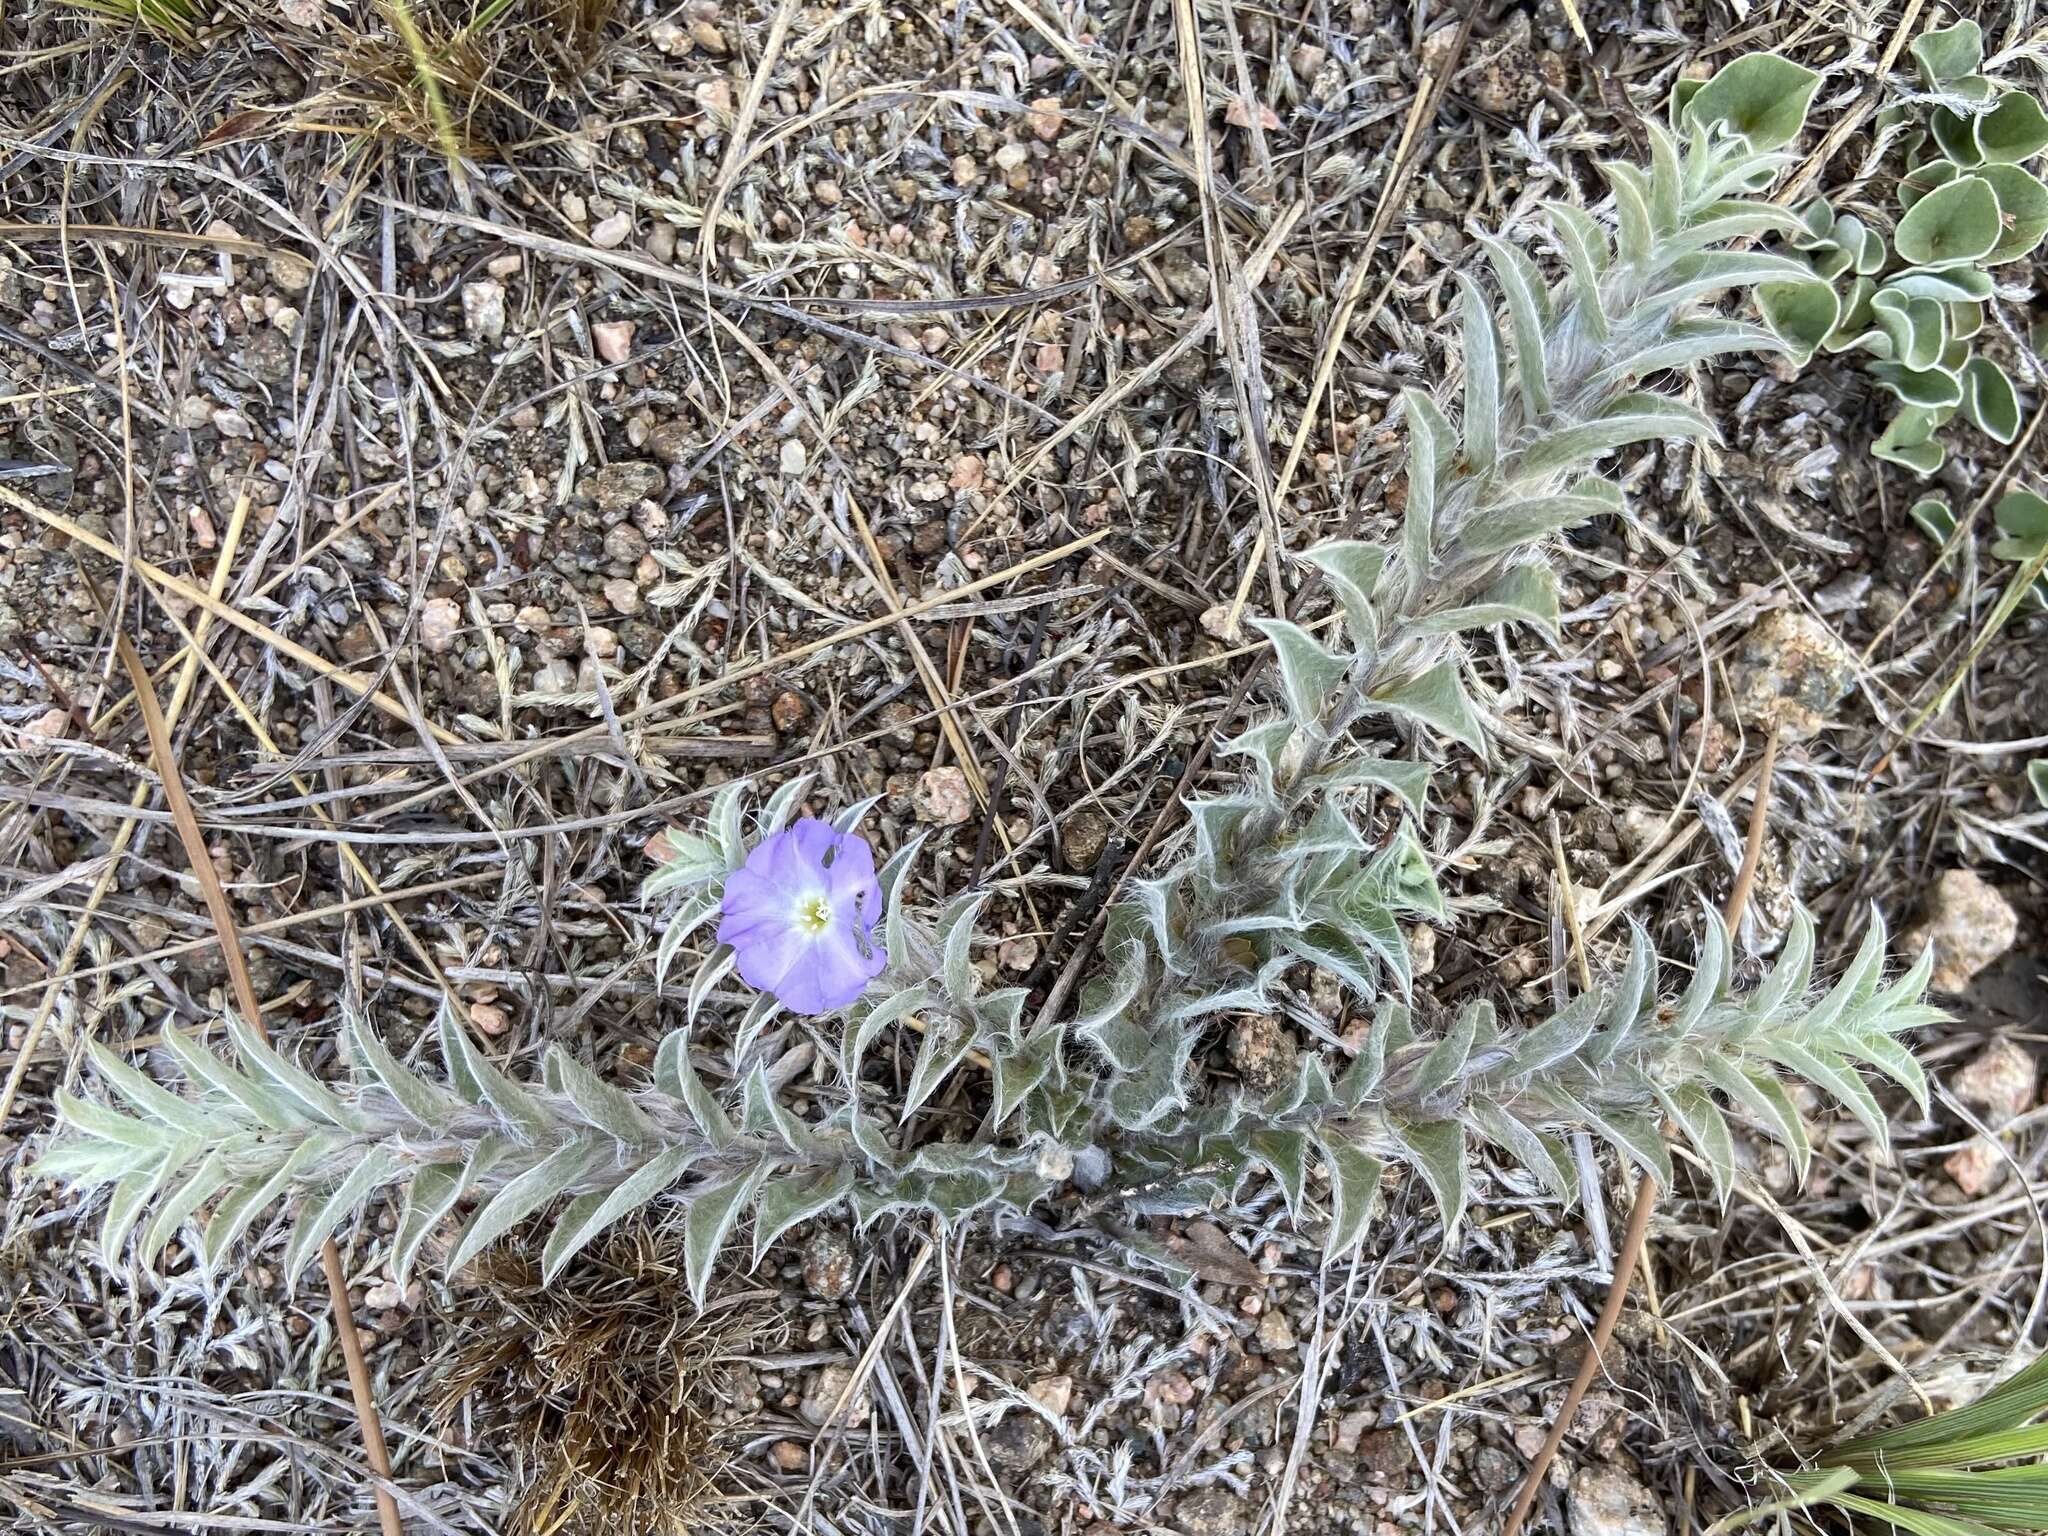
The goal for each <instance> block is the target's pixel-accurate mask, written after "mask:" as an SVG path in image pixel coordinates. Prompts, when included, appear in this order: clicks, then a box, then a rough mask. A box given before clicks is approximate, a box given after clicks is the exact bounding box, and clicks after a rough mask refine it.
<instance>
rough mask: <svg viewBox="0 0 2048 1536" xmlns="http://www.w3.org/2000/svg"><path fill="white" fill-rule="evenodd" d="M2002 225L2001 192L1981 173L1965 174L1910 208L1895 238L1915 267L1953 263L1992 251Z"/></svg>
mask: <svg viewBox="0 0 2048 1536" xmlns="http://www.w3.org/2000/svg"><path fill="white" fill-rule="evenodd" d="M1999 231H2000V224H1999V214H1998V196H1997V194H1996V193H1995V192H1993V191H1992V189H1991V183H1990V182H1989V181H1987V180H1985V179H1984V178H1983V177H1982V176H1963V177H1959V178H1957V179H1956V180H1954V181H1952V182H1950V183H1949V184H1948V185H1947V186H1944V187H1936V188H1935V189H1934V190H1933V191H1932V192H1929V193H1928V194H1927V195H1926V196H1925V197H1923V198H1921V199H1920V201H1919V202H1917V203H1915V204H1914V205H1913V206H1912V207H1911V208H1909V209H1907V210H1906V213H1905V216H1904V217H1903V218H1901V219H1900V220H1899V227H1898V229H1897V230H1896V231H1895V232H1894V234H1893V236H1892V243H1893V244H1894V245H1895V246H1897V248H1898V252H1899V255H1900V257H1901V258H1902V259H1904V260H1906V261H1909V262H1911V263H1912V264H1913V265H1914V266H1916V267H1937V268H1938V267H1955V266H1962V265H1964V264H1965V263H1967V262H1972V261H1981V260H1983V259H1984V258H1985V257H1986V256H1988V255H1990V254H1991V251H1992V249H1993V247H1995V246H1996V245H1997V244H1998V241H1999Z"/></svg>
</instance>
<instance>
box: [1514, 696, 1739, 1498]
mask: <svg viewBox="0 0 2048 1536" xmlns="http://www.w3.org/2000/svg"><path fill="white" fill-rule="evenodd" d="M1777 761H1778V727H1777V726H1775V725H1773V726H1772V727H1771V734H1770V735H1769V736H1767V737H1765V738H1764V752H1763V762H1762V764H1761V765H1760V766H1759V768H1758V770H1757V781H1756V799H1755V801H1754V802H1752V804H1751V805H1750V808H1749V838H1748V841H1747V842H1746V843H1745V844H1744V845H1743V849H1742V867H1741V868H1740V869H1738V870H1737V871H1736V873H1735V884H1734V886H1733V887H1731V888H1730V890H1729V892H1728V904H1727V906H1726V907H1724V908H1723V909H1722V912H1721V921H1722V922H1723V923H1724V924H1725V925H1726V926H1727V928H1728V930H1729V932H1731V933H1732V932H1734V930H1735V928H1736V926H1737V925H1738V924H1740V923H1741V921H1742V914H1743V913H1744V912H1745V911H1746V910H1748V907H1749V893H1750V890H1751V889H1752V888H1753V887H1754V886H1755V884H1756V871H1757V865H1758V863H1759V862H1761V860H1762V858H1763V851H1764V826H1765V823H1766V821H1767V819H1768V816H1769V812H1770V803H1771V770H1772V769H1773V768H1774V767H1775V766H1777ZM1566 899H1567V900H1569V899H1570V898H1569V897H1567V898H1566ZM1657 1195H1658V1189H1657V1180H1656V1179H1655V1178H1654V1177H1653V1176H1651V1175H1650V1174H1647V1173H1646V1174H1644V1175H1643V1176H1642V1178H1641V1179H1639V1180H1638V1181H1637V1182H1636V1198H1635V1204H1634V1205H1632V1206H1630V1207H1629V1213H1628V1230H1627V1231H1626V1232H1624V1233H1623V1234H1622V1239H1621V1248H1620V1250H1619V1251H1618V1252H1617V1253H1616V1254H1615V1257H1614V1278H1613V1279H1612V1280H1610V1281H1609V1282H1608V1285H1607V1299H1606V1300H1605V1301H1604V1302H1602V1303H1601V1305H1600V1316H1599V1318H1598V1320H1597V1321H1595V1322H1594V1324H1593V1336H1592V1338H1591V1340H1589V1341H1588V1343H1587V1346H1586V1358H1585V1359H1584V1360H1581V1361H1580V1362H1579V1373H1578V1375H1576V1376H1574V1377H1573V1378H1572V1384H1571V1388H1570V1389H1569V1390H1568V1391H1567V1392H1566V1393H1565V1395H1564V1401H1563V1402H1562V1403H1560V1404H1559V1405H1558V1409H1557V1417H1556V1418H1555V1419H1553V1420H1552V1421H1551V1425H1550V1433H1549V1434H1547V1435H1545V1436H1544V1437H1543V1448H1542V1449H1541V1450H1539V1451H1537V1453H1536V1457H1535V1459H1534V1460H1533V1461H1531V1462H1530V1463H1529V1471H1528V1473H1527V1475H1525V1476H1524V1477H1523V1479H1522V1487H1521V1491H1520V1492H1519V1493H1517V1494H1516V1495H1515V1503H1514V1507H1513V1508H1512V1509H1510V1510H1509V1511H1508V1518H1507V1523H1506V1524H1505V1525H1503V1526H1502V1527H1501V1536H1516V1533H1517V1532H1518V1531H1520V1530H1521V1528H1522V1523H1523V1522H1524V1521H1525V1520H1527V1519H1528V1518H1529V1511H1530V1510H1531V1509H1532V1508H1534V1507H1535V1504H1536V1496H1537V1495H1538V1494H1539V1493H1541V1492H1542V1491H1543V1479H1544V1477H1545V1475H1546V1474H1547V1473H1548V1472H1549V1471H1550V1464H1551V1462H1552V1461H1554V1460H1556V1458H1557V1451H1558V1447H1559V1446H1561V1445H1563V1444H1564V1437H1565V1432H1566V1431H1567V1430H1568V1429H1569V1428H1570V1427H1571V1422H1572V1418H1573V1416H1574V1415H1576V1414H1577V1413H1578V1411H1579V1404H1580V1403H1581V1402H1582V1401H1583V1400H1584V1399H1585V1396H1586V1393H1587V1391H1588V1390H1589V1389H1590V1388H1591V1387H1592V1385H1593V1378H1594V1376H1595V1375H1597V1374H1598V1373H1599V1370H1600V1358H1601V1355H1602V1353H1603V1352H1604V1351H1605V1350H1606V1348H1607V1341H1608V1340H1609V1339H1611V1338H1612V1337H1614V1325H1615V1324H1616V1323H1618V1322H1620V1321H1621V1307H1622V1303H1623V1302H1625V1301H1627V1300H1628V1285H1629V1279H1630V1277H1631V1276H1633V1275H1634V1274H1635V1272H1636V1265H1637V1264H1638V1263H1639V1262H1641V1259H1642V1256H1643V1245H1644V1243H1645V1242H1646V1241H1647V1240H1648V1238H1649V1235H1650V1213H1651V1212H1652V1211H1653V1210H1655V1209H1656V1206H1657Z"/></svg>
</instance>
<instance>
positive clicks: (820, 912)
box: [796, 896, 832, 938]
mask: <svg viewBox="0 0 2048 1536" xmlns="http://www.w3.org/2000/svg"><path fill="white" fill-rule="evenodd" d="M796 921H797V926H798V927H800V928H802V929H803V931H804V932H805V933H808V934H809V935H811V937H813V938H816V937H817V936H818V935H819V934H821V933H823V932H824V931H825V930H826V929H827V928H829V927H831V926H832V903H830V902H829V901H827V900H826V899H825V898H824V897H823V896H806V897H805V898H804V899H803V900H802V901H801V902H799V903H798V904H797V909H796Z"/></svg>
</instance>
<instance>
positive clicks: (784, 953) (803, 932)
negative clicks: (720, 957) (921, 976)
mask: <svg viewBox="0 0 2048 1536" xmlns="http://www.w3.org/2000/svg"><path fill="white" fill-rule="evenodd" d="M721 910H722V915H721V917H720V920H719V924H718V942H719V943H721V944H730V945H731V946H732V947H733V949H734V950H735V951H737V955H738V965H739V972H740V976H741V978H742V979H743V980H744V981H745V982H746V983H747V985H748V986H751V987H759V988H760V989H761V990H762V991H763V992H768V993H772V994H773V995H774V997H775V1000H776V1001H777V1002H778V1003H780V1004H782V1006H783V1007H785V1008H787V1009H789V1010H790V1011H792V1012H794V1013H830V1012H831V1011H832V1010H833V1009H835V1008H844V1007H845V1006H846V1005H847V1004H848V1003H850V1002H852V1001H853V1000H854V999H855V998H857V997H859V996H860V995H861V993H863V992H865V991H866V990H867V985H868V983H869V982H870V981H872V980H873V979H874V977H875V975H876V973H877V972H879V971H880V970H881V969H882V966H883V963H884V962H885V961H886V960H887V959H888V957H887V956H886V955H885V954H883V952H882V946H881V944H880V943H879V942H878V941H877V940H876V938H875V924H876V922H877V921H879V920H880V918H881V915H882V887H881V886H880V885H879V884H878V883H877V882H876V880H875V855H874V850H873V849H871V848H869V847H868V845H867V842H866V840H865V839H863V838H860V837H857V836H855V835H854V834H853V833H851V832H839V831H835V830H834V829H833V827H832V826H831V824H830V823H828V822H823V821H812V820H809V819H806V820H803V821H799V822H796V823H795V824H794V825H792V826H790V827H788V828H787V829H785V830H784V831H781V832H777V833H776V834H775V835H774V836H773V837H769V838H764V839H762V841H761V842H760V843H759V844H758V845H757V846H756V847H755V849H754V851H753V852H752V853H750V854H748V855H747V862H746V863H745V865H743V866H742V867H741V868H739V869H738V870H736V871H734V872H733V873H732V874H731V875H730V876H729V877H727V879H726V882H725V900H724V903H723V907H722V909H721Z"/></svg>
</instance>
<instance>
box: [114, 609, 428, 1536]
mask: <svg viewBox="0 0 2048 1536" xmlns="http://www.w3.org/2000/svg"><path fill="white" fill-rule="evenodd" d="M114 648H115V650H116V651H117V652H118V653H119V654H120V657H121V665H122V666H124V667H126V668H127V669H128V678H129V681H130V682H131V683H133V684H134V687H135V699H136V703H137V704H138V705H139V706H140V707H141V712H142V725H143V729H144V730H145V731H146V732H147V733H148V735H149V750H150V755H151V756H152V757H154V758H155V759H156V770H157V776H158V777H159V778H160V779H162V780H163V786H164V803H165V804H166V805H168V806H169V807H170V811H171V820H172V822H173V823H174V824H175V825H176V826H177V829H178V838H179V840H180V841H181V842H182V843H184V845H185V857H186V858H187V859H188V860H190V861H191V864H192V876H193V878H194V879H195V880H197V881H198V882H199V893H200V895H201V896H202V897H203V898H205V901H206V910H207V912H208V913H209V915H211V916H212V918H213V926H214V930H215V931H216V932H217V933H218V934H219V935H220V948H221V958H222V959H223V960H224V961H225V962H226V964H227V971H228V980H229V983H230V985H231V986H232V987H233V988H234V994H235V1006H236V1007H237V1008H238V1009H240V1010H241V1013H242V1016H243V1017H244V1018H245V1019H247V1020H248V1021H249V1027H250V1028H251V1029H253V1030H255V1031H256V1033H257V1034H258V1035H261V1036H262V1037H263V1038H265V1039H268V1038H269V1037H270V1031H269V1030H268V1029H266V1028H265V1027H264V1024H263V1002H262V1000H261V999H260V998H259V997H258V996H257V995H256V983H255V980H254V978H253V977H251V975H250V974H249V962H248V960H247V958H246V957H245V956H244V955H243V954H242V942H241V939H240V937H239V936H238V935H237V933H236V929H235V913H234V908H233V907H231V906H230V905H229V904H228V893H227V892H226V890H224V889H223V888H222V886H221V882H220V875H219V872H218V871H216V870H215V869H214V867H213V854H212V851H211V850H210V849H208V847H207V846H206V834H205V832H204V831H202V830H201V829H200V826H199V815H198V813H197V812H196V811H195V810H194V809H193V808H192V797H191V796H190V795H188V794H186V792H185V780H184V777H183V775H182V774H180V773H179V771H178V759H177V756H176V754H175V753H174V752H173V751H172V749H171V733H170V728H169V727H168V726H166V725H165V724H164V717H163V712H162V710H160V709H159V708H158V707H157V701H156V689H155V688H153V687H152V686H151V685H150V681H149V672H148V669H147V668H145V667H144V666H143V664H142V658H141V657H140V656H139V655H137V654H136V651H135V647H134V646H133V645H132V644H130V643H129V640H128V637H127V636H126V635H124V634H122V633H120V632H119V631H118V630H117V631H115V634H114ZM320 1268H321V1270H322V1272H323V1273H324V1274H325V1275H326V1277H327V1294H328V1297H329V1299H330V1300H331V1301H332V1303H333V1306H334V1332H335V1336H336V1337H337V1338H338V1339H340V1341H341V1357H342V1359H343V1361H344V1362H345V1363H346V1364H347V1367H348V1386H349V1393H350V1395H351V1396H352V1397H353V1398H354V1399H355V1409H356V1422H357V1423H358V1424H359V1425H361V1427H362V1433H363V1454H364V1457H365V1459H366V1460H367V1461H368V1462H369V1464H370V1470H371V1471H372V1472H374V1473H375V1474H376V1475H377V1476H378V1477H379V1478H380V1479H382V1480H384V1481H387V1482H388V1481H389V1480H390V1477H391V1452H390V1450H389V1448H388V1447H387V1446H386V1445H385V1443H384V1425H383V1423H382V1422H381V1421H380V1420H379V1419H378V1417H377V1399H376V1397H375V1396H374V1395H373V1394H372V1392H371V1390H370V1371H369V1367H368V1365H367V1364H366V1363H365V1362H364V1360H363V1342H362V1340H361V1339H360V1338H359V1337H357V1335H356V1321H355V1317H354V1315H353V1314H352V1312H351V1310H350V1307H349V1299H348V1276H347V1275H346V1274H345V1273H343V1271H342V1267H341V1250H340V1248H339V1247H337V1246H336V1244H335V1241H334V1239H333V1238H331V1237H330V1238H328V1239H327V1241H326V1242H325V1243H323V1244H322V1245H321V1247H320ZM372 1491H373V1492H374V1493H375V1495H376V1498H377V1523H378V1525H379V1527H381V1529H382V1531H383V1536H404V1531H405V1525H404V1522H403V1521H402V1520H400V1519H399V1515H398V1502H397V1501H396V1500H395V1499H393V1498H392V1497H391V1493H390V1490H389V1489H387V1488H385V1487H384V1486H383V1482H379V1483H378V1484H377V1485H376V1486H375V1487H374V1488H373V1489H372Z"/></svg>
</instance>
